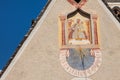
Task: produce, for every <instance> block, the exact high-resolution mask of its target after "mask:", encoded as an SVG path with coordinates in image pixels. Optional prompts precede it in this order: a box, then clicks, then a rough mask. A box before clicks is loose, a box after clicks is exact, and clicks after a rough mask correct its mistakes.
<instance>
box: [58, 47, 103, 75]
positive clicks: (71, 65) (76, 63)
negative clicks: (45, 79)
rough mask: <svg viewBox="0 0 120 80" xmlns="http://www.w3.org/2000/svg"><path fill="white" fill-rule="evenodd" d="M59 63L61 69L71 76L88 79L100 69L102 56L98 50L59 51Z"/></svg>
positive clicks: (71, 49) (70, 49)
mask: <svg viewBox="0 0 120 80" xmlns="http://www.w3.org/2000/svg"><path fill="white" fill-rule="evenodd" d="M60 53H61V54H60V61H61V65H62V66H63V68H64V69H65V70H66V71H67V72H68V73H70V74H71V75H74V76H77V77H88V76H90V75H92V74H94V73H95V72H96V71H97V70H98V69H99V67H100V65H101V62H102V55H101V52H100V50H99V49H89V48H86V49H82V50H81V49H75V48H69V49H64V50H61V52H60Z"/></svg>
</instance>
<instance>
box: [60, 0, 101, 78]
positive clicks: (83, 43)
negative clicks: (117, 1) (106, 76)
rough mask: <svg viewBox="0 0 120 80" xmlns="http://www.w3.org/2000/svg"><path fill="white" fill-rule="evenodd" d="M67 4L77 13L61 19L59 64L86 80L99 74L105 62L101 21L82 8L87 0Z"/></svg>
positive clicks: (63, 15) (73, 0) (72, 12)
mask: <svg viewBox="0 0 120 80" xmlns="http://www.w3.org/2000/svg"><path fill="white" fill-rule="evenodd" d="M68 2H70V3H71V4H72V5H73V6H74V7H76V10H74V11H71V13H67V14H61V15H60V16H59V33H60V34H59V39H60V40H59V41H60V62H61V65H62V67H63V68H64V69H65V71H66V72H68V73H69V74H71V75H73V76H76V77H79V78H81V79H78V80H84V78H88V77H89V76H91V75H93V74H94V73H96V72H97V71H98V69H99V68H100V65H101V63H102V54H101V51H100V46H99V45H100V43H99V26H98V19H99V18H98V16H97V14H90V13H87V12H85V11H83V10H82V9H81V7H82V6H84V4H85V3H86V2H87V1H86V0H68ZM85 80H86V79H85ZM88 80H89V79H88Z"/></svg>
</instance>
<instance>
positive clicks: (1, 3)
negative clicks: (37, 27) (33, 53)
mask: <svg viewBox="0 0 120 80" xmlns="http://www.w3.org/2000/svg"><path fill="white" fill-rule="evenodd" d="M46 2H47V0H0V69H2V68H3V67H4V66H5V65H6V63H7V62H8V60H9V58H10V57H11V56H12V54H13V53H14V51H15V50H16V48H17V46H18V44H19V43H20V42H21V40H22V39H23V37H24V35H25V34H26V33H27V32H28V30H29V28H30V27H31V21H32V20H33V19H36V17H37V16H38V14H39V13H40V11H41V10H42V9H43V7H44V6H45V4H46Z"/></svg>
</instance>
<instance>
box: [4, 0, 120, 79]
mask: <svg viewBox="0 0 120 80" xmlns="http://www.w3.org/2000/svg"><path fill="white" fill-rule="evenodd" d="M82 9H83V10H84V11H87V12H89V13H96V14H98V16H99V26H100V43H101V45H100V47H101V51H102V60H103V62H102V65H101V67H100V69H99V70H98V71H97V72H96V73H95V74H94V75H92V76H91V77H90V78H91V79H93V80H120V76H119V74H120V69H119V66H120V30H119V29H118V28H117V26H116V24H115V23H114V22H113V21H112V20H111V18H110V15H109V14H108V13H107V12H106V11H105V9H103V8H102V7H101V6H100V5H99V2H98V0H94V2H93V1H92V0H88V2H87V3H86V4H85V6H84V7H83V8H82ZM74 10H75V8H74V7H73V6H72V5H71V4H69V3H68V2H67V0H56V1H55V4H54V5H53V7H52V8H51V10H50V11H49V13H48V14H47V16H46V17H45V20H44V21H43V23H42V24H41V25H40V24H39V23H40V21H39V22H38V24H37V25H36V27H38V28H35V29H37V30H36V32H35V35H34V36H33V37H32V38H28V39H30V40H29V43H28V44H27V47H25V48H24V51H23V52H22V54H21V56H20V58H19V59H18V60H17V62H16V63H15V65H14V66H13V68H12V69H11V70H10V72H9V73H8V74H7V75H6V76H5V79H4V80H71V79H72V78H74V76H72V75H70V74H69V73H67V72H66V71H65V70H64V69H63V68H62V66H61V64H60V61H59V37H58V16H59V15H60V14H64V13H66V14H67V13H70V12H71V11H74ZM33 31H34V30H33ZM31 34H32V33H31ZM27 41H28V40H27ZM19 52H20V51H19Z"/></svg>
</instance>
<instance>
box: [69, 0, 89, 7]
mask: <svg viewBox="0 0 120 80" xmlns="http://www.w3.org/2000/svg"><path fill="white" fill-rule="evenodd" d="M67 1H68V2H69V3H70V4H72V5H73V6H74V7H76V8H81V7H82V6H83V5H85V3H86V2H87V0H81V1H80V2H79V3H77V2H76V1H75V0H67Z"/></svg>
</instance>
